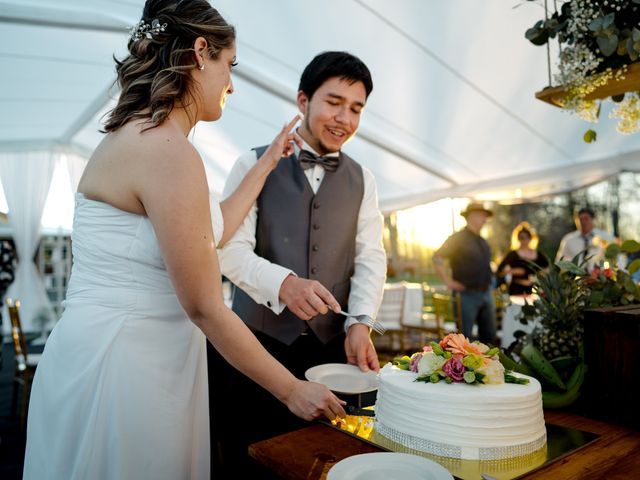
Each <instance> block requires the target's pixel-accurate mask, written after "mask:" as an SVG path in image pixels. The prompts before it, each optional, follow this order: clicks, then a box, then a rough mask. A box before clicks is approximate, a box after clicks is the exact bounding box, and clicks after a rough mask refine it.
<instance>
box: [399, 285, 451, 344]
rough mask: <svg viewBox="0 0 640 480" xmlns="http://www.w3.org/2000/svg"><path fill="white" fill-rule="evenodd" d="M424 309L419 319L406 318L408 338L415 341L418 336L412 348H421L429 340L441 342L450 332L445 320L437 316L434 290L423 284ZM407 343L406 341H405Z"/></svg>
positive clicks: (404, 324) (405, 325)
mask: <svg viewBox="0 0 640 480" xmlns="http://www.w3.org/2000/svg"><path fill="white" fill-rule="evenodd" d="M422 289H423V307H422V315H420V316H419V317H417V318H406V319H405V321H404V323H403V326H404V328H405V333H406V337H407V338H409V339H414V340H415V337H416V334H417V336H418V340H417V341H412V342H411V345H410V346H411V348H412V349H413V350H415V349H416V348H421V347H422V346H424V345H425V344H426V343H427V341H428V340H436V341H438V340H440V339H442V338H443V337H444V336H445V335H446V334H447V333H448V330H449V326H448V325H447V324H445V322H444V318H443V316H441V315H436V312H435V309H434V306H433V300H432V296H433V295H434V293H435V292H434V290H433V289H432V288H431V287H429V286H428V285H426V284H423V286H422ZM405 343H406V340H405Z"/></svg>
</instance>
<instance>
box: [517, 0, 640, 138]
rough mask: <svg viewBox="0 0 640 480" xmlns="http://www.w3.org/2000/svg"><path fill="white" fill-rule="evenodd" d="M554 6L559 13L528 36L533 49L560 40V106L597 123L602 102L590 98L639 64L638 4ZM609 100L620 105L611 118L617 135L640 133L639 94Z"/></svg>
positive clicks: (630, 0)
mask: <svg viewBox="0 0 640 480" xmlns="http://www.w3.org/2000/svg"><path fill="white" fill-rule="evenodd" d="M554 5H557V7H558V9H557V11H556V12H555V13H553V15H551V17H550V18H547V19H545V20H544V21H542V20H541V21H539V22H537V23H536V25H535V26H534V27H532V28H531V29H529V30H528V31H527V33H526V37H527V38H528V39H529V40H530V41H531V42H532V43H534V44H535V45H543V44H544V43H547V42H549V41H551V39H553V38H557V39H558V44H559V47H560V54H559V56H558V64H557V73H556V74H555V75H554V78H553V80H554V82H555V83H556V85H562V87H563V89H564V92H565V96H564V98H563V99H562V100H561V101H560V102H561V106H562V107H563V108H565V109H567V110H569V111H570V112H572V113H574V114H576V115H577V116H579V117H580V118H581V119H583V120H586V121H588V122H594V123H595V122H597V121H598V118H599V115H600V109H601V104H602V102H603V101H605V100H606V99H599V98H595V99H594V98H593V97H594V93H597V92H596V91H597V90H598V89H599V88H600V87H603V86H605V85H608V84H611V83H612V82H617V81H620V80H624V79H625V78H626V77H625V75H626V74H627V66H628V65H629V64H631V63H634V62H637V61H640V0H565V1H564V2H557V4H556V3H555V2H554ZM613 100H614V101H616V102H618V104H617V106H616V107H615V108H614V110H613V111H612V112H611V113H610V115H609V116H610V118H616V119H618V131H619V132H620V133H625V134H630V133H636V132H638V131H640V119H639V113H640V112H639V110H640V105H639V102H638V100H639V98H638V94H637V93H634V92H627V93H626V95H624V94H621V95H617V96H614V97H613ZM590 132H592V131H590ZM592 133H593V136H590V137H589V138H591V140H587V135H585V140H586V141H593V140H595V132H592Z"/></svg>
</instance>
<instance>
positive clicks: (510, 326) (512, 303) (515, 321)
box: [502, 295, 537, 348]
mask: <svg viewBox="0 0 640 480" xmlns="http://www.w3.org/2000/svg"><path fill="white" fill-rule="evenodd" d="M525 299H526V301H527V303H529V304H531V303H533V301H534V300H535V297H533V296H528V297H523V296H519V295H512V296H510V297H509V305H507V307H506V308H505V310H504V314H503V316H502V347H503V348H506V347H508V346H509V345H511V343H513V341H514V340H515V339H516V338H515V337H514V336H513V334H514V333H515V331H516V330H522V331H523V332H527V333H531V331H532V330H533V328H534V327H535V325H536V324H537V321H534V322H527V323H526V324H522V323H520V320H519V317H520V312H521V311H522V307H523V306H524V303H525Z"/></svg>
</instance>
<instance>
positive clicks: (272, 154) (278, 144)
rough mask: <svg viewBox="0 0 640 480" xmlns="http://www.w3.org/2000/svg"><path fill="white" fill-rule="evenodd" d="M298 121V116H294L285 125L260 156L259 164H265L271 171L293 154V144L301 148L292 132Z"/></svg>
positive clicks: (298, 140)
mask: <svg viewBox="0 0 640 480" xmlns="http://www.w3.org/2000/svg"><path fill="white" fill-rule="evenodd" d="M298 120H300V115H296V116H295V117H294V118H293V120H291V121H290V122H289V123H288V124H285V125H284V127H282V130H280V133H278V135H277V136H276V138H274V139H273V142H271V145H269V148H267V149H266V150H265V152H264V153H263V154H262V156H261V157H260V159H259V160H258V161H259V162H266V163H267V164H268V165H269V167H270V168H271V169H274V168H276V166H277V165H278V162H279V161H280V159H281V158H282V157H288V156H289V155H291V154H292V153H293V152H294V147H293V143H294V142H295V143H297V144H298V147H300V148H302V139H301V138H300V137H299V136H298V134H297V133H296V132H294V131H292V130H293V127H294V126H295V125H296V123H298Z"/></svg>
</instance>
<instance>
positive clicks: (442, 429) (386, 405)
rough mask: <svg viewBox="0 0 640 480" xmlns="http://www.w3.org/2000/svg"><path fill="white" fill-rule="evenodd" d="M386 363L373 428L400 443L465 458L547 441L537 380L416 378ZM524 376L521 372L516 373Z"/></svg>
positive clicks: (504, 454) (524, 450) (511, 453)
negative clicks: (492, 381) (491, 382)
mask: <svg viewBox="0 0 640 480" xmlns="http://www.w3.org/2000/svg"><path fill="white" fill-rule="evenodd" d="M417 376H418V374H417V373H414V372H411V371H408V370H401V369H399V368H398V367H395V366H392V365H391V364H387V365H386V366H385V367H384V368H382V370H381V371H380V375H379V379H378V394H377V401H376V407H375V412H376V424H375V430H376V432H377V433H378V434H380V435H383V436H384V437H386V438H388V439H390V440H392V441H393V442H396V443H399V444H401V445H403V446H405V447H408V448H410V449H413V450H418V451H421V452H427V453H430V454H434V455H440V456H444V457H450V458H460V459H470V460H500V459H505V458H511V457H518V456H521V455H527V454H530V453H532V452H535V451H537V450H539V449H541V448H542V447H543V446H544V445H545V443H546V429H545V424H544V417H543V414H542V397H541V389H540V383H539V382H538V381H537V380H536V379H535V378H531V377H526V378H528V379H529V383H528V384H526V385H518V384H512V383H502V384H497V385H485V384H466V383H464V382H462V383H451V384H447V383H445V382H444V381H441V382H438V383H428V382H427V383H425V382H416V381H415V379H416V377H417ZM520 376H521V377H524V375H520Z"/></svg>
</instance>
